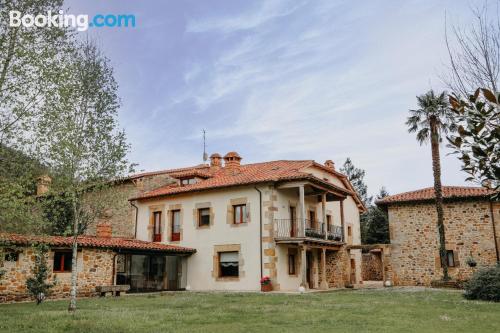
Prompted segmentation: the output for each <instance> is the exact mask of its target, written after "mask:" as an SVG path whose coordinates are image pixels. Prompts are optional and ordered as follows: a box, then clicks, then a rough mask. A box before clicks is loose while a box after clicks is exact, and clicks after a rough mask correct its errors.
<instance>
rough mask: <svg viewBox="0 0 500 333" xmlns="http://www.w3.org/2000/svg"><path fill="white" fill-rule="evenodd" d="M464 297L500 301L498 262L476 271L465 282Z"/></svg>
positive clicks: (499, 266)
mask: <svg viewBox="0 0 500 333" xmlns="http://www.w3.org/2000/svg"><path fill="white" fill-rule="evenodd" d="M464 296H465V298H467V299H480V300H484V301H494V302H500V264H497V265H496V266H494V267H489V268H485V269H481V270H479V271H477V272H476V273H475V274H474V275H473V276H472V278H471V279H470V280H469V281H468V282H466V283H465V294H464Z"/></svg>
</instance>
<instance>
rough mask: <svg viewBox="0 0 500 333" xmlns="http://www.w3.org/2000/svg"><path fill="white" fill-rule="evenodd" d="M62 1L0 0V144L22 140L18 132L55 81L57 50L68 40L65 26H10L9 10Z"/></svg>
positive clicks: (56, 5) (54, 6) (50, 6)
mask: <svg viewBox="0 0 500 333" xmlns="http://www.w3.org/2000/svg"><path fill="white" fill-rule="evenodd" d="M62 5H63V0H0V144H6V143H10V144H12V143H14V142H18V141H19V140H21V141H22V139H23V138H24V137H23V136H22V135H20V133H24V132H26V131H27V130H29V127H30V124H31V121H30V119H31V118H32V117H34V116H36V115H38V112H39V111H40V107H41V106H42V105H43V104H44V102H45V98H46V95H47V94H50V93H51V91H52V88H53V86H54V85H57V84H58V69H59V67H60V66H59V65H60V53H61V52H64V50H65V49H66V48H67V47H68V45H69V44H68V42H69V43H71V33H70V31H69V30H68V29H67V28H59V27H51V28H48V27H47V28H44V29H37V28H26V27H23V26H22V25H21V26H19V27H16V26H10V24H9V13H10V11H13V10H15V11H19V12H22V13H24V14H35V15H36V14H39V13H46V12H47V11H49V10H50V11H52V12H53V13H57V12H58V11H59V10H60V9H62ZM19 146H20V147H22V142H21V143H20V145H19Z"/></svg>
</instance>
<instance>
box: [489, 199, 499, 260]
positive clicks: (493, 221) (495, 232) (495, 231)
mask: <svg viewBox="0 0 500 333" xmlns="http://www.w3.org/2000/svg"><path fill="white" fill-rule="evenodd" d="M490 213H491V224H492V225H493V241H494V242H495V252H496V255H497V263H500V254H499V253H498V241H497V230H496V227H495V217H494V214H493V202H492V201H490Z"/></svg>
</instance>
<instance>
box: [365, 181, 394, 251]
mask: <svg viewBox="0 0 500 333" xmlns="http://www.w3.org/2000/svg"><path fill="white" fill-rule="evenodd" d="M388 195H389V193H387V191H386V189H385V188H384V187H382V188H381V189H380V192H379V194H378V195H377V197H376V200H380V199H382V198H384V197H386V196H388ZM360 223H361V243H363V244H388V243H389V242H390V239H389V219H388V217H387V213H386V212H385V211H384V210H382V209H380V208H379V207H378V206H375V205H371V206H370V207H368V210H367V212H366V213H364V214H362V215H361V221H360Z"/></svg>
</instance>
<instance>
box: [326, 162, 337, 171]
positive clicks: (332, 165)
mask: <svg viewBox="0 0 500 333" xmlns="http://www.w3.org/2000/svg"><path fill="white" fill-rule="evenodd" d="M325 166H326V167H327V168H329V169H332V170H335V163H333V161H332V160H326V161H325Z"/></svg>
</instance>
